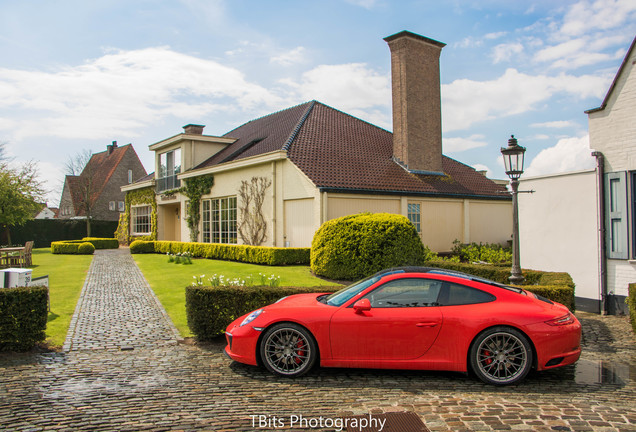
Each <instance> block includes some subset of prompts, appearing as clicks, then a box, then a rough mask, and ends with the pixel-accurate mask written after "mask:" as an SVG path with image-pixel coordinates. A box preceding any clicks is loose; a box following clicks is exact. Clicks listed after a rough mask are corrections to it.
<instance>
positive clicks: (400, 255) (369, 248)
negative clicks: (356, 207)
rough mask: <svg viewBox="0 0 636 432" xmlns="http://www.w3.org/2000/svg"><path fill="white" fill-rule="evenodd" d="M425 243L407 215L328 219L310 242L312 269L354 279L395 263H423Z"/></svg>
mask: <svg viewBox="0 0 636 432" xmlns="http://www.w3.org/2000/svg"><path fill="white" fill-rule="evenodd" d="M423 262H424V245H423V244H422V241H421V240H420V236H419V235H418V234H417V230H416V229H415V226H413V224H412V223H411V222H410V221H409V220H408V219H407V218H406V217H404V216H401V215H396V214H390V213H361V214H357V215H350V216H344V217H341V218H338V219H332V220H330V221H327V222H325V223H324V224H323V225H322V226H321V227H320V228H319V229H318V231H316V234H315V235H314V239H313V241H312V243H311V270H312V271H313V272H314V273H315V274H316V275H319V276H325V277H328V278H331V279H344V280H354V279H359V278H362V277H366V276H369V275H371V274H373V273H376V272H378V271H380V270H383V269H385V268H390V267H396V266H406V265H421V264H422V263H423Z"/></svg>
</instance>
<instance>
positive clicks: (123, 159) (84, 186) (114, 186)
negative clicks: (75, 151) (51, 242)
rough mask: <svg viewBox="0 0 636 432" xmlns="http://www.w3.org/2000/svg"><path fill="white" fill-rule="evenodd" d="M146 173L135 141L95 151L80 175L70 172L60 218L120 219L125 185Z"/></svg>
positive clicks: (63, 193)
mask: <svg viewBox="0 0 636 432" xmlns="http://www.w3.org/2000/svg"><path fill="white" fill-rule="evenodd" d="M145 176H146V169H145V168H144V166H143V165H142V164H141V161H140V160H139V156H137V153H136V152H135V149H134V148H133V146H132V144H126V145H124V146H121V147H118V146H117V141H113V143H112V144H109V145H108V146H106V151H103V152H100V153H94V154H93V155H91V158H90V159H89V161H88V162H87V164H86V166H85V167H84V169H83V170H82V172H81V173H80V175H78V176H74V175H67V176H66V178H65V180H64V189H63V191H62V197H61V200H60V206H59V211H58V218H59V219H73V218H75V219H85V218H86V217H90V218H91V219H94V220H111V221H115V220H119V215H120V213H122V212H123V211H124V200H125V195H126V194H125V193H124V192H122V191H121V187H122V186H124V185H127V184H131V183H133V182H135V181H136V180H137V179H140V178H142V177H145Z"/></svg>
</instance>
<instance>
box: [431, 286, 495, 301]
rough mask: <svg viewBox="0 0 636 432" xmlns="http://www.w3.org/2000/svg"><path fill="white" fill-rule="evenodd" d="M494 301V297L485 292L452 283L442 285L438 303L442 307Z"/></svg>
mask: <svg viewBox="0 0 636 432" xmlns="http://www.w3.org/2000/svg"><path fill="white" fill-rule="evenodd" d="M495 300H496V297H495V296H494V295H492V294H490V293H487V292H485V291H481V290H478V289H476V288H471V287H467V286H464V285H458V284H454V283H444V287H443V288H442V292H441V294H440V296H439V300H438V302H439V304H440V305H442V306H459V305H468V304H477V303H488V302H491V301H495Z"/></svg>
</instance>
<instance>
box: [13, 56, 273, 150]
mask: <svg viewBox="0 0 636 432" xmlns="http://www.w3.org/2000/svg"><path fill="white" fill-rule="evenodd" d="M228 99H229V100H230V101H231V103H227V100H228ZM279 103H280V98H279V97H277V96H276V95H274V94H272V93H271V92H270V91H268V90H266V89H264V88H263V87H261V86H259V85H256V84H253V83H251V82H248V81H247V80H246V79H245V77H244V75H243V73H241V72H240V71H238V70H236V69H233V68H230V67H227V66H224V65H222V64H220V63H217V62H215V61H211V60H204V59H199V58H196V57H192V56H188V55H185V54H180V53H177V52H174V51H172V50H170V49H169V48H166V47H159V48H146V49H142V50H134V51H116V52H114V53H111V54H107V55H104V56H103V57H101V58H98V59H96V60H93V61H90V62H87V63H85V64H83V65H80V66H74V67H65V68H62V69H58V70H55V71H51V72H43V71H24V70H14V69H2V68H0V109H4V110H11V111H14V112H15V113H16V114H17V115H16V116H15V117H14V121H15V122H17V123H18V124H19V127H16V128H13V130H14V133H13V136H12V137H11V138H12V139H16V140H19V139H21V138H24V137H27V136H39V135H41V134H46V135H47V136H56V137H64V138H100V137H112V136H113V135H118V134H122V135H128V136H137V131H138V129H139V128H141V127H146V126H150V125H152V124H153V123H155V122H157V121H158V120H159V119H161V118H164V117H166V116H168V115H172V116H177V117H181V118H184V119H186V120H191V119H196V118H201V117H202V116H204V115H209V114H210V113H212V112H215V111H219V110H227V109H228V106H234V107H236V108H238V109H252V108H254V107H256V106H276V105H277V104H279ZM4 126H5V127H6V125H4Z"/></svg>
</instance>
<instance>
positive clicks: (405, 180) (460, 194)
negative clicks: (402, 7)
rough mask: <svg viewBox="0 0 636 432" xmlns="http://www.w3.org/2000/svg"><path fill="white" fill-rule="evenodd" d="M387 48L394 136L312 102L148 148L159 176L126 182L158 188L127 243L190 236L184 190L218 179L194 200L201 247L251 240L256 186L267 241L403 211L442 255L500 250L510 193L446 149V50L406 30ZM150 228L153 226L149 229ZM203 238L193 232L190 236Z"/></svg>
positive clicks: (194, 128)
mask: <svg viewBox="0 0 636 432" xmlns="http://www.w3.org/2000/svg"><path fill="white" fill-rule="evenodd" d="M385 40H386V41H387V43H388V44H389V47H390V50H391V61H392V81H393V124H394V127H393V129H394V132H393V133H391V132H389V131H387V130H385V129H382V128H380V127H378V126H375V125H373V124H370V123H368V122H365V121H363V120H360V119H358V118H356V117H353V116H351V115H349V114H347V113H344V112H342V111H339V110H337V109H335V108H332V107H330V106H327V105H325V104H323V103H320V102H317V101H310V102H306V103H303V104H300V105H297V106H294V107H291V108H288V109H284V110H282V111H278V112H275V113H272V114H269V115H266V116H264V117H261V118H258V119H255V120H252V121H250V122H247V123H245V124H243V125H241V126H239V127H237V128H236V129H233V130H231V131H229V132H227V133H226V134H224V135H221V136H212V135H204V134H203V128H204V126H202V125H187V126H184V132H183V133H180V134H178V135H175V136H172V137H170V138H167V139H165V140H162V141H160V142H157V143H155V144H152V145H150V146H149V147H150V150H151V151H154V152H155V154H156V158H155V160H156V166H155V175H154V176H153V177H148V178H146V179H144V180H143V181H140V182H138V183H135V184H132V185H127V186H124V187H123V188H122V190H124V191H128V192H132V191H136V190H141V189H148V188H154V191H155V197H156V218H154V219H153V220H154V222H151V218H150V213H151V212H152V211H153V209H152V208H151V206H150V204H149V203H148V202H145V203H138V204H137V205H133V206H132V208H131V214H130V223H129V226H130V234H131V235H132V236H146V235H152V234H153V233H155V234H154V235H156V237H157V238H158V239H161V240H182V241H188V240H190V239H194V238H192V237H193V236H191V234H192V232H191V230H190V229H189V228H188V226H187V224H186V222H185V221H186V211H187V208H188V206H189V202H188V198H187V196H186V194H185V193H184V192H183V190H182V189H180V188H182V187H183V186H184V184H187V182H189V181H196V179H201V178H204V177H208V178H210V177H211V178H213V185H212V186H211V188H210V191H209V193H207V194H205V195H203V197H202V199H201V202H200V210H199V212H200V213H199V216H200V218H199V219H200V221H199V223H198V225H197V226H196V227H195V230H194V231H195V233H196V234H197V235H196V240H197V241H202V242H212V243H238V244H243V243H249V241H248V240H247V239H246V238H245V236H244V235H241V231H242V230H241V226H242V224H243V223H244V222H245V220H246V219H248V218H251V219H250V220H252V219H253V216H254V215H252V214H250V212H251V210H250V208H249V207H246V205H245V204H246V203H245V201H246V198H247V199H248V200H250V199H253V198H254V197H255V195H258V193H256V194H255V193H254V189H252V192H251V193H252V195H251V198H250V195H249V194H247V195H246V191H248V190H249V188H248V186H249V185H250V184H252V179H260V181H261V183H260V185H261V189H260V191H261V199H260V201H261V205H260V212H261V214H262V217H263V221H264V222H265V225H266V228H265V234H266V235H265V240H264V241H263V242H262V244H263V245H267V246H278V247H307V246H310V245H311V241H312V238H313V235H314V232H315V231H316V230H317V229H318V227H320V225H321V224H322V223H323V222H325V221H327V220H330V219H333V218H337V217H340V216H344V215H349V214H355V213H360V212H388V213H397V214H402V215H404V216H407V217H408V218H409V219H410V220H411V221H412V222H413V224H414V225H415V227H416V228H417V230H418V232H419V233H420V235H421V237H422V240H423V242H424V243H425V244H426V245H428V246H429V247H431V248H432V249H433V250H436V251H449V250H450V249H451V247H452V245H453V241H454V240H460V241H462V242H473V241H474V242H496V243H505V242H506V241H508V240H509V239H510V235H511V232H512V205H511V198H510V195H509V194H508V193H507V191H506V188H505V186H502V185H500V184H497V183H495V182H493V181H492V180H490V179H488V178H486V177H485V175H483V173H480V172H477V171H476V170H475V169H473V168H471V167H470V166H467V165H465V164H463V163H461V162H459V161H457V160H454V159H451V158H449V157H446V156H444V155H443V154H442V132H441V107H440V80H439V55H440V52H441V49H442V47H443V46H444V44H442V43H440V42H437V41H434V40H432V39H428V38H425V37H423V36H419V35H416V34H413V33H410V32H401V33H398V34H396V35H393V36H390V37H388V38H386V39H385ZM153 223H154V224H156V225H153ZM197 231H198V233H197Z"/></svg>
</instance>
